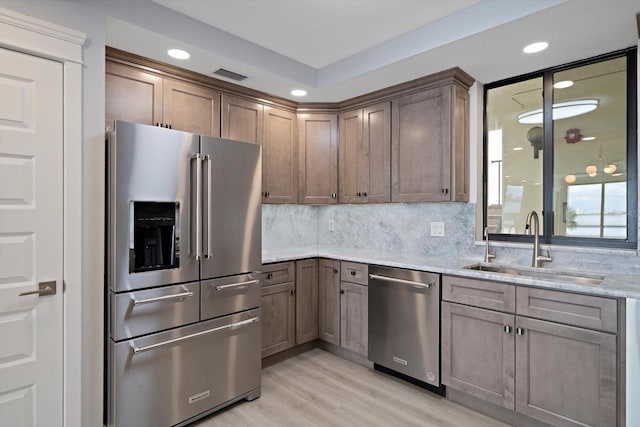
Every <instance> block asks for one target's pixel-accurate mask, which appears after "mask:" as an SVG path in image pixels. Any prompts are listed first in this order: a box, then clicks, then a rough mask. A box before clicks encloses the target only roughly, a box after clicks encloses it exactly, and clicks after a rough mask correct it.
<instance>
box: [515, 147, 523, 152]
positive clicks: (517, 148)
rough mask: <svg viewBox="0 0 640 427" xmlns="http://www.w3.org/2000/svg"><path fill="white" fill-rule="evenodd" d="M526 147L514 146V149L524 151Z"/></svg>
mask: <svg viewBox="0 0 640 427" xmlns="http://www.w3.org/2000/svg"><path fill="white" fill-rule="evenodd" d="M522 150H524V148H522V147H513V151H522Z"/></svg>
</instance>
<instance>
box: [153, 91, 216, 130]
mask: <svg viewBox="0 0 640 427" xmlns="http://www.w3.org/2000/svg"><path fill="white" fill-rule="evenodd" d="M162 111H163V121H164V123H167V124H169V125H170V126H171V129H177V130H183V131H187V132H193V133H198V134H201V135H209V136H220V93H219V92H216V91H215V90H212V89H209V88H206V87H204V86H199V85H195V84H191V83H185V82H181V81H178V80H173V79H165V80H164V102H163V110H162Z"/></svg>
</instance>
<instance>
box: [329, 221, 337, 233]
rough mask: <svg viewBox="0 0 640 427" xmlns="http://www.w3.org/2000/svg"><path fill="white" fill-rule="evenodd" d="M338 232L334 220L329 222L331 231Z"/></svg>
mask: <svg viewBox="0 0 640 427" xmlns="http://www.w3.org/2000/svg"><path fill="white" fill-rule="evenodd" d="M335 230H336V223H335V221H334V220H332V219H330V220H329V231H335Z"/></svg>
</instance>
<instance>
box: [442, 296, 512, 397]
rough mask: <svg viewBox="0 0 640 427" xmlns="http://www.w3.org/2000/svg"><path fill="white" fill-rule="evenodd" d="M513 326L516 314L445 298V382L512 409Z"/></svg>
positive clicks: (443, 369)
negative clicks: (459, 302)
mask: <svg viewBox="0 0 640 427" xmlns="http://www.w3.org/2000/svg"><path fill="white" fill-rule="evenodd" d="M507 327H508V328H507ZM514 329H515V328H514V316H513V315H509V314H503V313H498V312H495V311H490V310H484V309H480V308H474V307H468V306H464V305H458V304H451V303H448V302H443V303H442V383H443V384H445V385H447V386H449V387H451V388H454V389H456V390H460V391H463V392H465V393H468V394H471V395H473V396H476V397H479V398H481V399H484V400H486V401H489V402H491V403H493V404H495V405H499V406H503V407H505V408H509V409H513V408H514V386H515V383H514V378H515V377H514V375H515V374H514V357H515V340H514Z"/></svg>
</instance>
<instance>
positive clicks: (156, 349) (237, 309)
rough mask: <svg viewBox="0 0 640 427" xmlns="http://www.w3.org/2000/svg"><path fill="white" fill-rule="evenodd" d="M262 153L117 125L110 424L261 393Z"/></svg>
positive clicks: (144, 421) (141, 422)
mask: <svg viewBox="0 0 640 427" xmlns="http://www.w3.org/2000/svg"><path fill="white" fill-rule="evenodd" d="M261 176H262V170H261V148H260V146H258V145H256V144H249V143H244V142H237V141H228V140H223V139H219V138H212V137H206V136H201V135H195V134H190V133H186V132H180V131H175V130H171V129H166V128H160V127H154V126H146V125H138V124H133V123H128V122H122V121H116V122H115V123H114V124H113V129H112V130H111V131H110V132H109V133H108V139H107V190H106V194H107V203H106V205H107V212H106V214H107V229H106V246H107V248H106V279H105V282H106V286H105V289H106V300H107V310H106V312H107V319H106V320H107V333H106V335H107V336H108V338H107V340H106V346H105V347H106V359H107V364H106V384H107V390H106V393H105V397H106V402H105V422H106V424H107V425H108V426H116V427H122V426H137V427H143V426H153V427H158V426H173V425H183V424H187V423H189V422H192V421H193V420H195V419H197V418H199V417H202V416H204V415H206V414H208V413H211V412H213V411H215V410H217V409H219V408H221V407H224V406H226V405H228V404H231V403H233V402H235V401H237V400H241V399H247V400H253V399H255V398H256V397H258V396H259V395H260V369H261V366H260V363H261V360H260V348H261V329H260V328H261V327H260V314H261V311H260V282H259V280H260V266H261Z"/></svg>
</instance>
